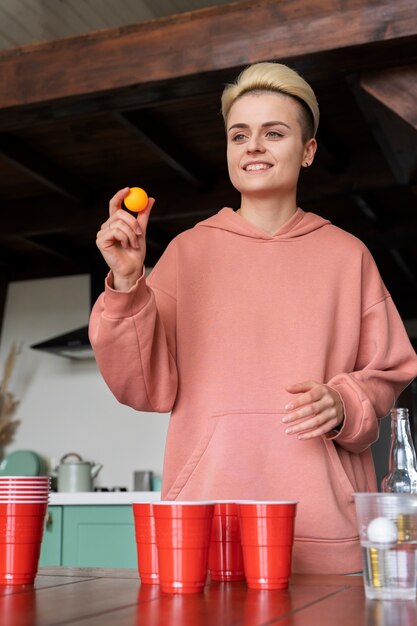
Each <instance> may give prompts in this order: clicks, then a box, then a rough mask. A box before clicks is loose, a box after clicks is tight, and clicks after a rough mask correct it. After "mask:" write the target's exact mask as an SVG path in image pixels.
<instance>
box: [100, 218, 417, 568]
mask: <svg viewBox="0 0 417 626" xmlns="http://www.w3.org/2000/svg"><path fill="white" fill-rule="evenodd" d="M90 338H91V342H92V344H93V346H94V350H95V354H96V359H97V363H98V366H99V368H100V371H101V373H102V375H103V377H104V379H105V380H106V382H107V384H108V385H109V387H110V389H111V390H112V392H113V393H114V395H115V396H116V397H117V398H118V400H119V401H120V402H122V403H124V404H127V405H129V406H131V407H134V408H136V409H137V410H141V411H156V412H168V411H171V410H172V416H171V420H170V425H169V431H168V437H167V442H166V451H165V463H164V477H163V487H162V497H163V498H164V499H181V500H187V499H204V500H205V499H233V498H234V499H266V500H286V499H287V500H298V501H299V505H298V511H297V517H296V526H295V535H296V537H295V544H294V553H293V571H294V572H300V573H310V572H315V573H323V574H324V573H349V572H355V571H359V570H360V569H361V561H360V551H359V542H358V531H357V524H356V514H355V505H354V500H353V496H352V494H353V492H355V491H375V490H376V481H375V473H374V468H373V463H372V457H371V451H370V448H369V446H370V445H371V443H372V442H374V441H375V440H376V439H377V438H378V425H379V419H380V418H382V417H383V416H384V415H386V414H387V413H388V411H389V410H390V408H391V407H392V406H393V404H394V402H395V399H396V397H397V396H398V395H399V394H400V392H401V391H402V390H403V388H404V387H405V386H406V385H407V384H408V383H409V382H410V381H411V380H412V379H413V378H414V377H415V376H416V375H417V357H416V354H415V352H414V350H413V349H412V347H411V345H410V342H409V340H408V337H407V335H406V332H405V329H404V326H403V324H402V321H401V319H400V317H399V315H398V312H397V310H396V308H395V306H394V304H393V302H392V300H391V297H390V295H389V293H388V292H387V290H386V288H385V286H384V284H383V283H382V280H381V278H380V275H379V273H378V270H377V268H376V266H375V263H374V261H373V259H372V257H371V255H370V253H369V251H368V250H367V249H366V247H365V246H364V245H363V244H362V243H361V242H360V241H359V240H358V239H356V238H355V237H353V236H352V235H350V234H348V233H346V232H345V231H343V230H340V229H339V228H337V227H335V226H333V225H332V224H331V223H330V222H329V221H327V220H324V219H322V218H321V217H319V216H317V215H314V214H312V213H304V212H303V211H302V210H301V209H298V210H297V212H296V213H295V215H294V216H293V217H292V218H291V219H290V220H289V221H288V222H287V223H286V224H284V226H283V227H282V228H280V230H279V231H278V232H277V233H276V234H275V235H273V236H271V235H269V234H267V233H265V232H263V231H262V230H260V229H258V228H257V227H255V226H254V225H252V224H251V223H249V222H248V221H246V220H245V219H243V218H242V217H240V216H239V215H238V214H236V213H235V212H234V211H233V210H232V209H230V208H225V209H222V210H221V211H220V212H219V213H218V214H217V215H215V216H213V217H211V218H209V219H207V220H205V221H203V222H201V223H199V224H197V226H196V227H195V228H193V229H191V230H188V231H186V232H184V233H182V234H181V235H179V236H178V237H176V238H175V239H174V240H173V241H172V242H171V243H170V244H169V246H168V247H167V249H166V251H165V252H164V254H163V256H162V257H161V259H160V260H159V262H158V263H157V265H156V266H155V268H154V270H153V272H152V273H151V275H150V277H149V280H148V281H147V282H146V281H145V279H144V278H143V277H142V278H141V279H140V280H139V281H138V282H137V284H136V285H135V287H133V288H132V289H131V290H130V291H129V292H127V293H122V292H117V291H115V290H113V289H112V277H111V274H110V275H109V278H108V279H107V281H106V289H105V293H104V294H102V295H101V296H100V298H99V299H98V301H97V302H96V304H95V306H94V309H93V311H92V315H91V322H90ZM311 379H312V380H315V381H317V382H324V383H326V384H328V385H330V386H331V387H333V388H334V389H336V390H337V391H338V392H339V394H340V396H341V398H342V400H343V404H344V408H345V422H344V425H343V427H342V428H341V430H340V432H336V431H333V432H332V433H329V434H328V435H327V436H323V437H317V438H315V439H312V440H305V441H300V440H298V439H297V438H296V437H292V436H291V435H286V434H285V425H284V424H283V423H282V421H281V420H282V416H283V415H284V413H285V412H286V411H285V410H284V406H285V405H286V404H287V403H288V402H290V401H291V399H292V396H291V394H289V393H288V392H286V391H285V386H286V385H289V384H293V383H297V382H301V381H305V380H311Z"/></svg>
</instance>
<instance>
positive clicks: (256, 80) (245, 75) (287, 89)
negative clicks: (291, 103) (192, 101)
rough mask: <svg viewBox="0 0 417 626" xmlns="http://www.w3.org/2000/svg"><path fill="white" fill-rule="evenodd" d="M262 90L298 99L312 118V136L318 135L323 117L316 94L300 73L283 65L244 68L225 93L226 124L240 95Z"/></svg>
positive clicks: (226, 88) (273, 64)
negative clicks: (320, 120) (321, 117)
mask: <svg viewBox="0 0 417 626" xmlns="http://www.w3.org/2000/svg"><path fill="white" fill-rule="evenodd" d="M260 91H275V92H278V93H282V94H284V95H287V96H290V97H292V98H294V99H295V100H297V101H298V102H299V103H300V105H301V106H302V107H303V109H304V110H305V111H306V117H307V116H310V118H311V124H308V126H310V127H311V130H312V136H313V137H315V136H316V133H317V128H318V125H319V117H320V113H319V105H318V102H317V98H316V95H315V93H314V91H313V90H312V88H311V87H310V85H309V84H308V83H307V82H306V81H305V80H304V78H302V77H301V76H300V74H298V73H297V72H296V71H295V70H293V69H291V68H290V67H288V66H287V65H282V64H281V63H273V62H265V63H254V64H253V65H249V67H247V68H246V69H244V70H243V72H241V73H240V74H239V76H238V77H237V79H236V80H235V82H234V83H230V84H228V85H226V87H225V89H224V91H223V94H222V115H223V119H224V121H225V123H226V120H227V116H228V115H229V111H230V109H231V108H232V105H233V104H234V102H236V100H237V99H238V98H240V96H243V94H246V93H249V92H260ZM309 134H310V133H309ZM307 139H310V137H307V138H306V140H307Z"/></svg>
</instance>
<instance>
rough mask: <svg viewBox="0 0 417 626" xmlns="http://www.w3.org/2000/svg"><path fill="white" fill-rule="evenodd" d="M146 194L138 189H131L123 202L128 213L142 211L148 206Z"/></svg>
mask: <svg viewBox="0 0 417 626" xmlns="http://www.w3.org/2000/svg"><path fill="white" fill-rule="evenodd" d="M148 200H149V198H148V194H147V193H146V191H144V190H143V189H141V188H140V187H131V188H130V191H129V194H128V195H127V196H126V198H125V199H124V200H123V202H124V203H125V206H126V208H127V209H129V211H133V212H134V213H138V212H139V211H143V210H144V209H146V207H147V206H148Z"/></svg>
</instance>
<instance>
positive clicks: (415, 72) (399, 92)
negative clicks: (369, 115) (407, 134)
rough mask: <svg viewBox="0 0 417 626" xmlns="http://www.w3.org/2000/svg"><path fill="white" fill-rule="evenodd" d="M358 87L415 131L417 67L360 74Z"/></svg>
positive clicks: (416, 119)
mask: <svg viewBox="0 0 417 626" xmlns="http://www.w3.org/2000/svg"><path fill="white" fill-rule="evenodd" d="M360 86H361V87H362V89H363V90H364V91H366V92H367V93H368V94H370V95H371V96H372V97H373V98H375V99H376V100H379V102H381V103H382V104H383V105H384V106H386V107H387V108H388V109H391V111H393V112H394V113H396V114H397V115H398V116H399V117H401V119H403V120H404V121H405V122H407V124H409V125H410V126H411V127H412V128H414V130H416V131H417V65H412V66H410V67H400V68H391V69H388V70H385V71H379V72H370V73H366V74H362V75H361V78H360Z"/></svg>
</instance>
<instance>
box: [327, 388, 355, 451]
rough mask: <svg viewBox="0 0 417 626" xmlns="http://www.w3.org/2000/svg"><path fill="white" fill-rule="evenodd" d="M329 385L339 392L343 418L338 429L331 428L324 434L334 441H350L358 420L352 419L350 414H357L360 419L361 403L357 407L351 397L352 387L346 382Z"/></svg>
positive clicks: (353, 435) (353, 436)
mask: <svg viewBox="0 0 417 626" xmlns="http://www.w3.org/2000/svg"><path fill="white" fill-rule="evenodd" d="M329 387H331V388H332V389H333V390H334V391H337V393H338V394H339V397H340V399H341V401H342V405H343V414H344V419H343V422H342V425H341V427H340V430H331V431H330V432H329V433H327V434H326V438H327V439H333V440H335V441H338V440H341V441H352V440H353V439H354V438H355V434H356V433H357V432H358V422H357V420H356V419H352V416H353V415H359V416H360V420H362V413H363V407H362V403H360V406H359V407H358V402H355V399H354V398H352V389H351V388H350V387H349V386H348V385H346V384H336V385H329Z"/></svg>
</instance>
